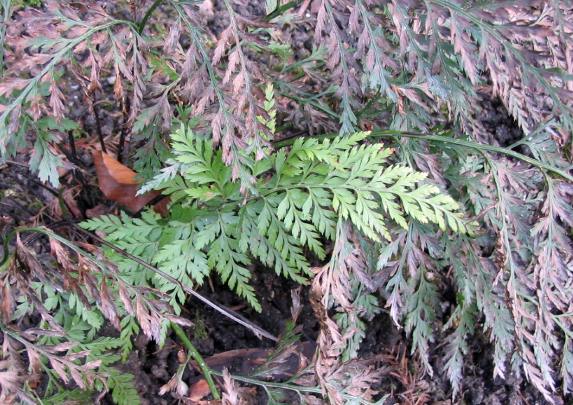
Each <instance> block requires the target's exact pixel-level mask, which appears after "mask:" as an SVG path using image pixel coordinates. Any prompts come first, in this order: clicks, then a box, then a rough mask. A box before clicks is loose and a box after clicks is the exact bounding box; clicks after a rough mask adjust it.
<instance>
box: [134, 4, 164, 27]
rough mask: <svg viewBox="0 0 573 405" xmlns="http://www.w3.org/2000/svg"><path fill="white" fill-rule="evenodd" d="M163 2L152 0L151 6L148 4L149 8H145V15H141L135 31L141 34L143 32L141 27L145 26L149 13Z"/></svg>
mask: <svg viewBox="0 0 573 405" xmlns="http://www.w3.org/2000/svg"><path fill="white" fill-rule="evenodd" d="M162 2H163V0H155V1H154V2H153V4H152V5H151V6H149V8H148V9H147V11H146V12H145V15H144V16H143V18H142V19H141V21H140V22H139V24H137V32H138V33H139V34H141V33H142V32H143V29H144V28H145V25H146V24H147V21H148V20H149V17H151V15H152V14H153V12H154V11H155V9H156V8H157V7H159V5H160V4H161V3H162Z"/></svg>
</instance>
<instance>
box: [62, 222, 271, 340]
mask: <svg viewBox="0 0 573 405" xmlns="http://www.w3.org/2000/svg"><path fill="white" fill-rule="evenodd" d="M72 226H73V227H74V228H75V229H77V230H78V231H80V232H82V233H84V234H85V235H89V236H90V237H91V238H93V239H95V240H97V241H98V242H99V243H101V244H102V245H105V246H107V247H109V248H111V249H113V250H114V251H116V252H117V253H119V254H120V255H122V256H124V257H126V258H128V259H130V260H133V261H134V262H136V263H137V264H139V265H141V266H143V267H145V268H146V269H148V270H151V271H152V272H154V273H157V274H159V275H160V276H161V277H163V278H164V279H166V280H167V281H169V282H170V283H173V284H175V285H177V286H178V287H179V288H181V289H182V290H183V291H185V292H186V293H187V294H189V295H191V296H193V297H195V298H197V299H198V300H199V301H201V302H203V303H204V304H206V305H208V306H209V307H211V308H213V309H214V310H215V311H217V312H219V313H220V314H222V315H224V316H226V317H227V318H229V319H231V320H232V321H235V322H237V323H238V324H240V325H243V326H244V327H246V328H247V329H249V330H251V331H252V332H253V333H254V334H255V335H256V336H257V337H259V338H260V337H265V338H267V339H270V340H272V341H274V342H278V338H277V337H276V336H274V335H272V334H271V333H269V332H267V331H266V330H264V329H262V328H261V327H260V326H258V325H255V324H254V323H252V322H251V321H249V320H247V319H244V318H243V317H242V316H241V315H239V314H237V313H236V312H235V311H233V310H231V309H229V308H226V307H224V306H223V305H221V304H218V303H216V302H214V301H213V300H211V299H209V298H207V297H204V296H203V295H201V294H199V293H198V292H197V291H195V290H193V289H192V288H190V287H188V286H186V285H184V284H182V283H181V282H180V281H179V280H177V279H176V278H174V277H172V276H170V275H169V274H167V273H165V272H164V271H163V270H160V269H158V268H157V267H155V266H152V265H151V264H149V263H147V262H146V261H144V260H142V259H140V258H139V257H137V256H134V255H132V254H131V253H129V252H126V251H125V250H123V249H121V248H118V247H117V246H115V245H114V244H113V243H110V242H108V241H107V240H105V239H103V238H100V237H99V236H97V235H95V234H93V233H91V232H89V231H86V230H85V229H83V228H80V227H79V226H77V225H75V224H72Z"/></svg>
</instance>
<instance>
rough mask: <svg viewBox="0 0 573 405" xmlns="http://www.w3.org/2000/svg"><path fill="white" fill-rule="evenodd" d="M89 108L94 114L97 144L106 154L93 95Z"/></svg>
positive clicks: (97, 109) (97, 108)
mask: <svg viewBox="0 0 573 405" xmlns="http://www.w3.org/2000/svg"><path fill="white" fill-rule="evenodd" d="M91 107H92V112H93V114H94V118H95V122H96V131H97V136H98V138H99V143H100V145H101V151H102V152H103V153H107V150H106V148H105V142H104V141H103V132H102V130H101V120H100V118H99V107H98V106H97V105H96V100H95V95H94V100H91Z"/></svg>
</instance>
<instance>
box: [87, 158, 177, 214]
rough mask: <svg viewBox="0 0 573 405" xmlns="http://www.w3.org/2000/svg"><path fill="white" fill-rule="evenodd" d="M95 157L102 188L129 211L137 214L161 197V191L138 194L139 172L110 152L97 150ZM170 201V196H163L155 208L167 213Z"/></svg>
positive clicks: (106, 194)
mask: <svg viewBox="0 0 573 405" xmlns="http://www.w3.org/2000/svg"><path fill="white" fill-rule="evenodd" d="M93 159H94V164H95V167H96V174H97V179H98V184H99V188H100V190H101V191H102V193H103V194H104V195H105V196H106V198H108V199H110V200H112V201H115V202H117V203H118V204H119V205H121V206H122V207H123V208H125V209H126V210H127V211H129V212H131V213H133V214H135V213H137V212H139V211H141V210H142V209H143V207H145V206H146V205H147V204H149V203H151V202H152V201H154V200H155V199H157V198H158V197H160V195H161V193H160V192H159V191H150V192H147V193H145V194H143V195H137V190H139V186H140V184H139V182H138V181H137V179H136V175H137V173H135V172H134V171H133V170H131V169H130V168H129V167H127V166H125V165H123V164H121V163H119V162H118V161H117V160H116V159H115V158H114V157H113V156H111V155H109V154H108V153H103V152H101V151H99V150H96V151H94V152H93ZM168 202H169V201H168V198H166V197H165V198H162V199H161V200H160V201H158V202H157V203H156V204H155V205H154V209H155V210H156V211H157V212H159V213H160V214H165V213H166V209H167V204H168Z"/></svg>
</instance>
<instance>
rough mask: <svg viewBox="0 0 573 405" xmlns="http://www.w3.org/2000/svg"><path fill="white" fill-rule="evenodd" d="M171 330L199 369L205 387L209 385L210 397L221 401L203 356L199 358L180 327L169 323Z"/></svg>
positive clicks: (197, 352) (199, 355) (198, 354)
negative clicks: (205, 384) (205, 382)
mask: <svg viewBox="0 0 573 405" xmlns="http://www.w3.org/2000/svg"><path fill="white" fill-rule="evenodd" d="M171 329H173V332H175V334H176V335H177V337H178V338H179V340H181V343H183V346H185V349H187V352H188V354H189V355H190V356H191V357H192V358H193V360H195V362H196V363H197V365H198V366H199V368H200V369H201V373H203V377H205V380H206V381H207V385H209V390H210V391H211V395H213V398H214V399H216V400H218V399H221V394H219V390H217V386H216V385H215V381H213V376H212V375H211V369H210V368H209V367H208V366H207V363H205V360H204V359H203V356H201V353H199V351H198V350H197V349H196V348H195V346H194V345H193V343H191V340H190V339H189V338H188V337H187V334H185V331H184V330H183V328H182V327H181V326H179V325H177V324H176V323H173V322H171Z"/></svg>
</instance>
